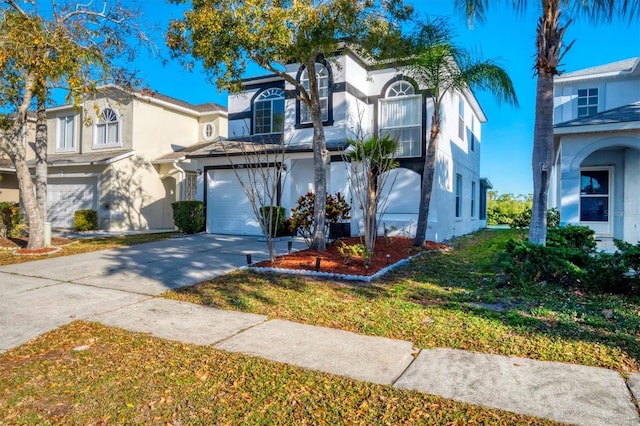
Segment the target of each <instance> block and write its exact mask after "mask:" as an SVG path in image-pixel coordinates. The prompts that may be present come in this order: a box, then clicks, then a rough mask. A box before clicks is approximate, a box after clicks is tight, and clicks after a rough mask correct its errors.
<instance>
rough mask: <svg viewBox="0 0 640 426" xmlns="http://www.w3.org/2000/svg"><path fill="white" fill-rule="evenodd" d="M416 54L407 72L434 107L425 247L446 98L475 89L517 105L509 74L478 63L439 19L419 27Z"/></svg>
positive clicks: (422, 219) (421, 221) (423, 205)
mask: <svg viewBox="0 0 640 426" xmlns="http://www.w3.org/2000/svg"><path fill="white" fill-rule="evenodd" d="M414 43H415V47H414V48H415V49H416V54H415V55H414V56H413V57H412V58H411V60H410V61H409V63H408V64H407V71H408V73H409V74H410V75H411V77H413V78H414V79H415V80H416V81H417V82H418V83H419V84H420V85H421V86H423V87H428V88H429V98H430V100H431V102H432V104H433V114H432V116H431V127H430V129H429V142H428V145H427V152H426V155H425V162H424V170H423V173H422V185H421V193H420V207H419V211H418V223H417V229H416V237H415V240H414V245H416V246H421V245H422V244H424V238H425V235H426V232H427V221H428V218H429V204H430V202H431V192H432V189H433V177H434V173H435V166H436V153H437V143H438V136H439V135H440V122H441V115H440V114H441V111H440V110H441V106H442V101H443V100H444V98H445V96H446V95H447V94H450V93H452V92H462V93H464V92H466V91H469V90H471V89H472V88H478V89H481V90H489V91H490V92H491V93H493V94H494V95H495V96H496V97H497V98H498V100H504V101H506V102H508V103H510V104H513V105H518V99H517V96H516V93H515V90H514V88H513V83H512V81H511V79H510V78H509V76H508V75H507V72H506V71H505V70H504V69H503V68H501V67H500V66H499V65H497V64H496V63H495V62H494V61H492V60H479V59H476V58H474V57H472V55H470V54H469V52H468V51H467V50H465V49H461V48H459V47H457V46H456V45H455V44H454V43H453V33H452V31H451V27H450V26H449V24H448V22H447V21H445V20H443V19H436V20H433V21H430V22H427V23H426V24H423V25H421V26H420V27H419V30H418V31H417V33H416V37H415V41H414Z"/></svg>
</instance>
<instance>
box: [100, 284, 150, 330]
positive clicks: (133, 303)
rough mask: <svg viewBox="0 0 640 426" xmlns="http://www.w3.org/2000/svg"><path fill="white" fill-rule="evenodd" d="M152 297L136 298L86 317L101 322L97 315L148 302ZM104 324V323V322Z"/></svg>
mask: <svg viewBox="0 0 640 426" xmlns="http://www.w3.org/2000/svg"><path fill="white" fill-rule="evenodd" d="M89 287H92V286H89ZM100 288H102V287H100ZM116 291H118V290H116ZM123 293H127V292H123ZM143 296H148V295H143ZM152 299H155V297H154V296H149V297H147V298H146V299H142V300H137V301H135V302H131V303H127V304H125V305H120V306H117V307H115V308H113V309H109V310H107V311H102V312H99V313H97V314H93V315H91V316H90V317H88V318H90V319H93V320H94V321H96V322H99V323H101V321H100V319H99V318H96V317H99V316H101V315H104V314H109V313H111V312H115V311H119V310H120V309H123V308H128V307H129V306H133V305H139V304H140V303H144V302H148V301H149V300H152ZM105 325H106V324H105Z"/></svg>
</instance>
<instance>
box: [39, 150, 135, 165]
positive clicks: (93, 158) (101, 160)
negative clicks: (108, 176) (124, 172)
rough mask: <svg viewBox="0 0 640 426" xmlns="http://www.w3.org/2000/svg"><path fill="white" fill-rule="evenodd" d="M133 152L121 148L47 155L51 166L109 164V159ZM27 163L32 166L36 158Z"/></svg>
mask: <svg viewBox="0 0 640 426" xmlns="http://www.w3.org/2000/svg"><path fill="white" fill-rule="evenodd" d="M129 153H133V151H132V150H129V149H121V150H117V151H108V152H98V153H84V154H77V153H73V154H49V155H48V156H47V164H48V165H50V166H63V165H69V166H73V165H80V164H96V165H97V164H107V163H108V162H109V160H112V159H114V158H117V157H120V156H122V155H126V154H129ZM27 164H28V165H29V166H30V167H31V166H33V165H34V164H35V161H34V160H29V161H28V162H27Z"/></svg>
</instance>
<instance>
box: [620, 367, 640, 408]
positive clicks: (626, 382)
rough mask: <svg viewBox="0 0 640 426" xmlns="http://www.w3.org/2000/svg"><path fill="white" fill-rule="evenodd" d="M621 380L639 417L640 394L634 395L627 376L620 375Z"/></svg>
mask: <svg viewBox="0 0 640 426" xmlns="http://www.w3.org/2000/svg"><path fill="white" fill-rule="evenodd" d="M622 380H623V381H624V385H625V386H626V387H627V391H628V392H629V397H630V398H631V403H632V404H633V406H634V407H635V408H636V412H637V413H638V417H640V401H639V400H638V398H640V395H635V394H634V393H633V390H632V389H631V385H630V384H629V378H628V377H625V376H622Z"/></svg>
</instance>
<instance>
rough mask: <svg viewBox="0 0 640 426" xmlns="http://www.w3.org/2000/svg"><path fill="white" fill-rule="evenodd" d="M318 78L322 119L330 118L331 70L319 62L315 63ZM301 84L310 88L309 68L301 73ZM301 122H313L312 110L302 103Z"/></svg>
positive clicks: (307, 88)
mask: <svg viewBox="0 0 640 426" xmlns="http://www.w3.org/2000/svg"><path fill="white" fill-rule="evenodd" d="M315 71H316V80H317V82H318V96H319V97H320V110H321V112H322V121H327V120H329V71H328V70H327V68H326V67H325V66H324V65H322V64H319V63H316V65H315ZM300 84H302V86H303V87H304V88H305V89H306V90H309V72H308V70H307V69H305V70H304V71H302V74H301V75H300ZM300 123H311V111H310V110H309V107H308V106H307V105H306V104H304V103H300Z"/></svg>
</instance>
